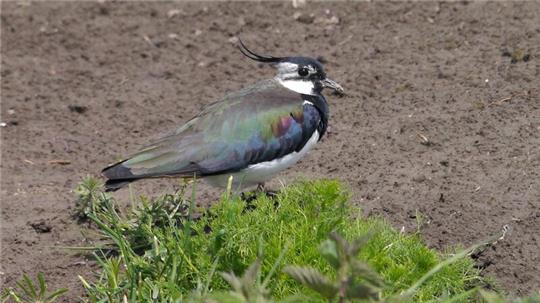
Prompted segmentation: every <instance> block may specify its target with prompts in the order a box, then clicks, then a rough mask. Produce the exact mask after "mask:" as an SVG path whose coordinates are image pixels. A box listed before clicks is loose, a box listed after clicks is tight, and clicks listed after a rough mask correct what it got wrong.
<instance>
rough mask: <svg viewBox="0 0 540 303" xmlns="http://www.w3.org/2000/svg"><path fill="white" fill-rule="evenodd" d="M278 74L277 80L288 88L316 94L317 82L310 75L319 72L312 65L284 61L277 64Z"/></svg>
mask: <svg viewBox="0 0 540 303" xmlns="http://www.w3.org/2000/svg"><path fill="white" fill-rule="evenodd" d="M276 67H277V70H278V74H277V75H276V78H275V79H276V80H278V81H279V82H280V83H281V85H283V86H285V87H286V88H288V89H290V90H293V91H295V92H297V93H300V94H305V95H315V94H316V93H315V92H314V88H315V84H314V83H313V81H311V79H310V76H312V75H313V74H316V73H317V70H315V68H313V66H311V65H307V66H299V65H298V64H294V63H290V62H282V63H278V64H277V65H276Z"/></svg>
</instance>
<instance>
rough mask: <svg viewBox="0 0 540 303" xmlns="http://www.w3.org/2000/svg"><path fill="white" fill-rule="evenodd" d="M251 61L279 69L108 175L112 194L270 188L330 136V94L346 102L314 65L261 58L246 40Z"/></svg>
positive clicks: (305, 61)
mask: <svg viewBox="0 0 540 303" xmlns="http://www.w3.org/2000/svg"><path fill="white" fill-rule="evenodd" d="M238 48H239V50H240V52H241V53H242V54H243V55H244V56H246V57H247V58H249V59H251V60H254V61H257V62H260V63H264V64H268V65H270V66H273V67H274V68H275V69H276V71H277V73H276V76H275V77H274V78H271V79H266V80H262V81H259V82H257V83H255V84H253V85H251V86H248V87H245V88H243V89H241V90H239V91H237V92H232V93H228V94H226V95H225V96H224V97H223V98H221V99H220V100H218V101H216V102H213V103H210V104H209V105H207V106H206V107H204V108H203V109H202V110H201V112H200V113H199V114H197V115H196V116H195V117H193V118H192V119H190V120H188V121H187V122H186V123H185V124H184V125H182V126H180V127H178V128H177V129H175V130H173V131H172V132H170V133H168V134H167V135H165V136H164V137H162V138H160V139H157V140H156V141H155V142H153V143H151V144H149V145H147V146H146V147H144V148H142V149H141V150H140V151H138V152H136V153H134V154H132V155H131V156H129V157H127V158H125V159H123V160H121V161H119V162H116V163H114V164H112V165H109V166H107V167H106V168H105V169H103V170H102V175H103V176H104V177H105V178H106V182H105V190H106V191H115V190H118V189H120V188H122V187H123V186H125V185H127V184H129V183H131V182H134V181H137V180H141V179H147V178H164V177H177V178H197V179H199V178H202V179H204V180H205V181H207V182H208V183H209V184H210V185H212V186H217V187H222V188H225V187H227V185H228V182H229V178H230V176H232V177H233V178H232V186H234V188H235V189H245V188H248V187H252V186H257V188H264V183H265V182H266V181H268V180H270V179H271V178H273V177H275V176H276V175H277V174H278V173H279V172H281V171H283V170H285V169H287V168H289V167H291V166H292V165H294V164H295V163H296V162H297V161H298V160H300V159H301V158H302V157H304V156H305V155H306V153H307V152H308V151H309V150H310V149H312V148H313V146H314V145H315V144H316V143H317V142H319V141H320V140H321V139H322V138H323V136H324V135H325V133H326V130H327V127H328V119H329V106H328V103H327V101H326V98H325V97H324V96H323V94H322V91H323V89H326V88H328V89H331V90H333V91H335V92H336V95H343V94H344V90H343V88H342V87H341V86H340V85H339V84H338V83H336V82H335V81H333V80H331V79H330V78H328V77H327V76H326V73H325V71H324V68H323V65H322V63H321V62H319V60H317V59H314V58H311V57H303V56H288V57H274V56H269V55H260V54H257V53H255V52H253V51H251V50H250V49H248V48H247V47H246V46H245V44H244V43H243V42H242V40H240V39H239V40H238Z"/></svg>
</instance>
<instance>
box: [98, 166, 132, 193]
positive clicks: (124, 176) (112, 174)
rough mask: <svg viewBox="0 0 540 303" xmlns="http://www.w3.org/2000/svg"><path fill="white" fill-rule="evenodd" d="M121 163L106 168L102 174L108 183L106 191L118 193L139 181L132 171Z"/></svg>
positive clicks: (106, 183)
mask: <svg viewBox="0 0 540 303" xmlns="http://www.w3.org/2000/svg"><path fill="white" fill-rule="evenodd" d="M122 163H123V162H119V163H116V164H113V165H111V166H108V167H106V168H104V169H103V170H102V171H101V173H102V174H103V176H104V177H105V178H107V181H106V182H105V191H116V190H119V189H120V188H122V187H124V186H126V185H128V184H129V183H131V182H133V181H136V180H137V179H139V178H138V177H137V176H135V175H134V174H132V173H131V170H130V169H129V168H127V167H125V166H124V165H122Z"/></svg>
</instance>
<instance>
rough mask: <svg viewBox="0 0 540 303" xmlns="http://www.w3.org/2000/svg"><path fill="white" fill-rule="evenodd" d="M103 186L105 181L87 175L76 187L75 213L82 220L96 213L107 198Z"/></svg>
mask: <svg viewBox="0 0 540 303" xmlns="http://www.w3.org/2000/svg"><path fill="white" fill-rule="evenodd" d="M102 188H103V183H102V182H101V181H100V180H99V179H96V178H94V177H92V176H86V177H85V178H84V179H83V181H82V182H80V183H79V184H78V185H77V187H75V190H74V191H75V194H76V195H77V201H76V202H75V208H74V213H73V215H74V216H75V217H76V218H77V219H79V220H81V221H84V220H86V219H88V216H89V215H90V214H94V213H95V212H96V208H98V207H101V203H102V202H103V201H106V200H107V199H106V198H107V197H106V194H105V193H104V192H103V190H102Z"/></svg>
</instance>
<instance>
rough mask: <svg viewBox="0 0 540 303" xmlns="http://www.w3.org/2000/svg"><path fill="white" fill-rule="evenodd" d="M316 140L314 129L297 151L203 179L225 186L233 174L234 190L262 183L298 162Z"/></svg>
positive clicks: (317, 134)
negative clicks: (233, 171)
mask: <svg viewBox="0 0 540 303" xmlns="http://www.w3.org/2000/svg"><path fill="white" fill-rule="evenodd" d="M317 141H319V132H318V131H315V132H314V133H313V135H311V138H309V140H308V142H306V145H304V147H303V148H302V149H301V150H300V151H299V152H293V153H291V154H288V155H286V156H283V157H281V158H279V159H274V160H272V161H267V162H261V163H257V164H253V165H250V166H248V167H247V168H245V169H243V170H241V171H239V172H235V173H230V174H223V175H215V176H208V177H205V178H204V179H205V180H206V181H207V182H208V183H209V184H210V185H212V186H217V187H223V188H225V187H227V182H228V179H229V176H233V189H235V190H240V189H243V188H246V187H250V186H254V185H257V184H260V183H264V182H266V181H268V180H270V179H271V178H272V177H274V176H275V175H276V174H277V173H279V172H281V171H283V170H285V169H287V168H289V167H291V166H292V165H294V164H295V163H296V162H298V160H300V158H302V157H303V156H305V155H306V153H307V152H308V151H309V150H310V149H311V148H312V147H313V146H314V145H315V144H316V143H317Z"/></svg>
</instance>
